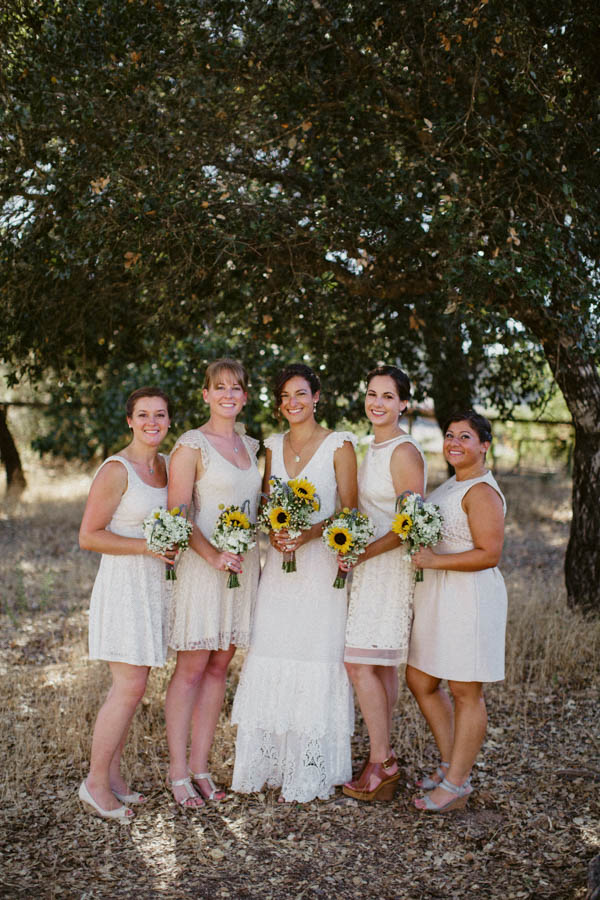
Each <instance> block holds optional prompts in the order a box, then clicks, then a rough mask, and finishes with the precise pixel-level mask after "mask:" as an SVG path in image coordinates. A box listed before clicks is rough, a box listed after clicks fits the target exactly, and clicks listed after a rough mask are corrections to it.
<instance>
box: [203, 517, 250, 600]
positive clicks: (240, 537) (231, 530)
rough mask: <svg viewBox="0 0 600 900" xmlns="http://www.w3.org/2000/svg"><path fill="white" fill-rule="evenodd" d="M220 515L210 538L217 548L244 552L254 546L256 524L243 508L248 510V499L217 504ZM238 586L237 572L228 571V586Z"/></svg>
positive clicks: (231, 551)
mask: <svg viewBox="0 0 600 900" xmlns="http://www.w3.org/2000/svg"><path fill="white" fill-rule="evenodd" d="M219 509H221V510H222V513H221V515H220V516H219V518H218V519H217V521H216V523H215V527H214V530H213V533H212V537H211V539H210V542H211V544H212V545H213V547H216V548H217V550H228V551H229V552H230V553H239V554H242V553H245V552H246V551H247V550H252V548H253V547H256V525H254V524H253V523H252V522H251V521H250V519H249V518H248V515H247V514H246V513H245V512H244V510H246V509H247V510H248V511H250V501H249V500H244V502H243V503H242V505H241V507H240V506H224V505H223V504H222V503H221V504H220V505H219ZM239 586H240V579H239V578H238V574H237V572H230V573H229V578H228V579H227V587H228V588H237V587H239Z"/></svg>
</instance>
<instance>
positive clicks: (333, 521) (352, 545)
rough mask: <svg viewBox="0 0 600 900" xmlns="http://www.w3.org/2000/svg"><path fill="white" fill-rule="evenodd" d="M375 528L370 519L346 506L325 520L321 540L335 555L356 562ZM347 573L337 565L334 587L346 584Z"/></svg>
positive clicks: (341, 586)
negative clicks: (325, 523)
mask: <svg viewBox="0 0 600 900" xmlns="http://www.w3.org/2000/svg"><path fill="white" fill-rule="evenodd" d="M374 534H375V529H374V527H373V523H372V521H371V519H370V518H369V517H368V516H366V515H365V514H364V513H361V512H359V511H358V510H357V509H348V507H347V506H345V507H344V509H343V510H342V511H341V512H340V513H336V515H335V516H332V517H331V518H330V519H328V520H327V525H326V526H325V528H324V530H323V538H322V539H323V542H324V544H325V546H326V547H328V549H329V550H331V551H332V552H333V553H335V554H336V556H343V557H344V559H345V560H347V561H348V562H350V563H356V562H358V557H359V556H360V554H361V553H364V551H365V548H366V546H367V544H368V543H369V538H370V537H373V535H374ZM347 575H348V573H347V572H345V571H344V570H343V569H340V568H339V566H338V573H337V575H336V577H335V581H334V582H333V586H334V588H343V587H344V585H345V584H346V577H347Z"/></svg>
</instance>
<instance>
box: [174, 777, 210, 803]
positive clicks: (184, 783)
mask: <svg viewBox="0 0 600 900" xmlns="http://www.w3.org/2000/svg"><path fill="white" fill-rule="evenodd" d="M169 784H170V786H171V787H172V788H174V787H185V792H186V794H187V797H184V798H183V800H178V799H177V798H176V797H175V795H173V799H174V800H175V802H176V803H178V804H179V806H183V808H184V809H200V808H201V807H202V806H204V805H205V804H204V800H203V799H202V797H201V796H200V794H199V793H198V791H196V790H194V787H193V786H192V779H191V778H190V777H189V775H188V777H187V778H178V779H177V781H171V780H170V779H169ZM194 799H197V800H200V803H194V805H193V806H191V805H190V800H194Z"/></svg>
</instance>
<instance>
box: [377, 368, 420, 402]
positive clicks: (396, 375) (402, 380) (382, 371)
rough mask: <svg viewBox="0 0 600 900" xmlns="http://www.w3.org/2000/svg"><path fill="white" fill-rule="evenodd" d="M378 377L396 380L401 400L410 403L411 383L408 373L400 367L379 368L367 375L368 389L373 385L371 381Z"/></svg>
mask: <svg viewBox="0 0 600 900" xmlns="http://www.w3.org/2000/svg"><path fill="white" fill-rule="evenodd" d="M377 375H389V376H390V378H392V379H393V380H394V384H395V385H396V390H397V392H398V397H399V398H400V400H403V401H405V402H406V403H408V401H409V400H410V381H409V380H408V375H407V374H406V372H403V371H402V369H399V368H398V366H377V367H376V368H375V369H371V371H370V372H369V374H368V375H367V388H368V387H369V384H370V383H371V379H372V378H375V377H376V376H377Z"/></svg>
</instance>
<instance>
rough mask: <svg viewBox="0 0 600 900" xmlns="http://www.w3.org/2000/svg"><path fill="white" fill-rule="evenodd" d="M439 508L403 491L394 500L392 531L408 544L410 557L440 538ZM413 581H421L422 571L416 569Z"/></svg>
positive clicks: (435, 542)
mask: <svg viewBox="0 0 600 900" xmlns="http://www.w3.org/2000/svg"><path fill="white" fill-rule="evenodd" d="M442 521H443V520H442V515H441V513H440V509H439V506H436V505H435V503H427V502H426V501H425V500H423V498H422V497H421V495H420V494H416V493H414V492H413V491H404V493H403V494H400V496H399V497H398V499H397V500H396V516H395V518H394V521H393V522H392V531H393V532H394V533H395V534H397V535H398V537H399V538H400V540H401V541H405V542H406V543H407V544H408V552H409V554H410V555H411V556H412V555H413V553H416V551H417V550H418V549H419V548H420V547H432V546H433V545H434V544H437V543H438V541H439V540H441V538H442ZM415 581H423V569H417V574H416V577H415Z"/></svg>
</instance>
